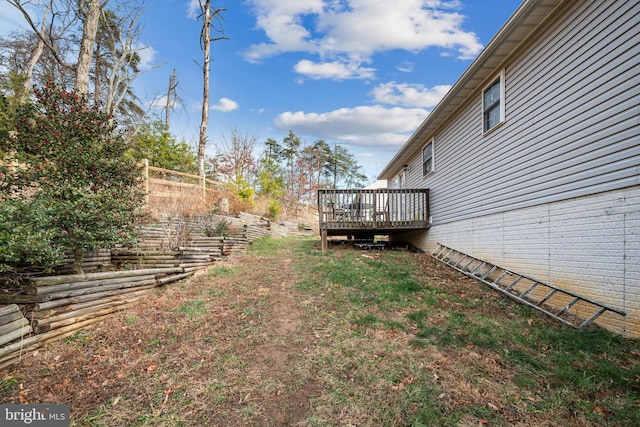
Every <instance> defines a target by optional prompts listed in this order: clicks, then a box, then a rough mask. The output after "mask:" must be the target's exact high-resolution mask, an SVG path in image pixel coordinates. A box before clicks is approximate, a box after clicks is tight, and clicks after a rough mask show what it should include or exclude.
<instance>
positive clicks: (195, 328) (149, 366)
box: [0, 254, 321, 426]
mask: <svg viewBox="0 0 640 427" xmlns="http://www.w3.org/2000/svg"><path fill="white" fill-rule="evenodd" d="M290 262H291V260H290V259H287V258H286V257H284V258H269V259H268V260H262V259H260V258H259V257H258V258H257V257H255V256H247V255H243V254H239V255H234V256H233V257H230V258H229V259H227V260H225V261H222V262H221V263H220V265H219V266H218V267H217V269H218V271H220V272H221V274H216V275H215V278H213V277H212V276H207V275H201V276H199V277H197V278H194V279H191V280H189V281H186V282H183V283H180V284H177V285H174V286H171V287H167V288H166V289H164V290H161V291H158V292H157V293H153V294H150V296H149V298H148V299H146V300H145V301H144V302H142V303H139V304H136V305H135V306H133V307H131V308H129V309H128V310H127V311H126V312H124V313H122V314H120V315H117V316H114V317H112V318H109V319H107V320H105V321H104V322H101V323H100V324H99V325H98V326H97V327H94V328H93V329H89V330H87V331H83V332H81V333H79V334H76V335H75V336H74V337H72V338H71V339H67V340H65V341H62V342H57V343H54V344H52V345H50V346H48V347H47V348H46V349H43V350H40V351H39V352H38V353H37V354H36V355H35V356H34V357H29V358H27V359H25V360H24V362H22V363H21V364H20V365H19V366H18V367H17V368H15V369H10V370H9V371H5V372H2V373H0V378H3V384H4V387H3V388H4V390H2V391H3V394H4V396H3V397H2V401H3V402H4V403H9V402H12V403H66V404H69V405H70V406H71V410H72V416H73V418H74V420H75V423H76V424H77V425H106V426H116V425H128V426H129V425H132V424H133V425H203V426H204V425H265V426H266V425H279V426H284V425H295V424H296V423H297V422H298V421H300V420H303V419H304V418H305V417H306V414H307V412H308V410H309V406H310V403H309V402H310V401H309V399H310V397H313V396H315V395H318V394H319V393H321V391H320V390H319V387H320V386H319V384H318V382H317V381H316V380H315V379H314V377H313V374H312V372H304V373H303V374H301V373H300V370H301V364H302V363H303V362H301V358H304V354H305V350H306V349H307V347H308V346H309V345H310V343H313V341H314V340H316V336H315V335H314V331H312V330H310V328H309V327H306V326H305V323H304V319H303V313H302V311H301V310H302V309H301V305H300V304H299V303H298V301H296V300H295V291H294V289H293V286H294V284H293V283H294V282H293V277H292V273H291V271H290V268H289V266H288V264H289V263H290ZM238 269H239V270H240V273H239V272H238ZM225 271H229V272H231V271H235V272H234V273H229V274H225ZM212 283H213V284H212ZM140 408H146V409H147V411H146V412H142V413H141V412H140Z"/></svg>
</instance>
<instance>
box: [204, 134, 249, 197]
mask: <svg viewBox="0 0 640 427" xmlns="http://www.w3.org/2000/svg"><path fill="white" fill-rule="evenodd" d="M256 141H257V137H256V136H255V135H252V134H249V133H245V134H241V133H240V131H239V130H238V129H237V128H232V129H231V138H230V140H227V138H225V136H224V135H222V143H221V144H220V146H219V147H218V154H217V155H216V157H215V158H214V159H212V160H211V161H212V163H213V164H214V167H215V169H216V171H217V172H218V173H220V174H221V175H223V176H224V177H225V178H226V180H227V181H228V182H230V183H231V184H232V185H233V187H234V189H235V191H236V192H240V191H242V190H244V189H245V187H248V185H249V182H250V179H251V176H252V175H253V174H254V172H255V170H256V161H255V159H254V157H253V151H254V148H255V146H256Z"/></svg>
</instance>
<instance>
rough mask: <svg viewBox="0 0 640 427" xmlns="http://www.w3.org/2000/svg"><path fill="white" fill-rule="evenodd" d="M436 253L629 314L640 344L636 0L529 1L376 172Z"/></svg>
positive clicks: (639, 39)
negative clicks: (417, 199) (411, 210)
mask: <svg viewBox="0 0 640 427" xmlns="http://www.w3.org/2000/svg"><path fill="white" fill-rule="evenodd" d="M378 178H379V179H386V180H388V182H389V188H425V189H428V190H429V193H428V194H429V218H428V222H429V227H428V228H424V229H420V230H413V231H407V232H406V233H403V234H401V235H399V236H393V237H392V238H394V239H402V240H407V241H409V242H410V243H412V244H414V245H415V246H417V247H419V248H421V249H423V250H425V251H429V252H430V251H432V250H433V249H434V248H435V247H436V246H437V244H438V243H442V244H445V245H447V246H449V247H452V248H455V249H456V250H459V251H461V252H464V253H466V254H469V255H472V256H474V257H477V258H481V259H485V260H489V261H490V262H492V263H494V264H498V265H501V266H504V267H506V268H509V269H511V270H513V271H517V272H519V273H521V274H526V275H529V276H532V277H535V278H537V279H538V280H541V281H546V282H547V283H551V284H553V285H554V286H558V287H561V288H562V289H566V290H569V291H572V292H575V293H578V294H580V295H582V296H585V297H587V298H590V299H593V300H596V301H599V302H602V303H603V304H607V305H609V306H613V307H616V308H617V309H620V310H622V311H624V312H625V313H626V316H620V315H618V314H615V313H610V312H609V313H605V314H604V315H603V316H601V317H600V318H599V319H598V321H597V323H599V324H600V325H601V326H604V327H606V328H608V329H610V330H612V331H614V332H616V333H620V334H622V335H625V336H631V337H640V2H639V1H637V0H611V1H600V0H585V1H571V0H564V1H562V0H525V1H523V3H522V4H521V6H520V7H519V8H518V9H517V10H516V12H515V13H514V15H513V16H512V17H511V18H510V19H509V20H508V22H507V23H506V24H505V25H504V26H503V27H502V29H501V30H500V31H499V32H498V33H497V34H496V35H495V37H494V38H493V39H492V40H491V41H490V43H489V44H488V45H487V46H486V47H485V49H484V50H483V51H482V52H481V54H480V55H479V56H478V57H477V58H476V59H475V60H474V61H473V63H472V64H471V65H470V66H469V68H468V69H467V70H466V71H465V73H464V74H463V75H462V76H461V77H460V78H459V79H458V81H457V82H456V83H455V85H454V86H453V87H452V89H451V90H450V91H449V93H448V94H447V95H446V96H445V97H444V98H443V99H442V101H441V102H440V103H439V104H438V105H437V106H436V107H435V108H434V110H433V111H432V112H431V113H430V114H429V116H428V117H427V118H426V119H425V120H424V122H423V123H422V124H421V126H420V127H419V128H418V129H417V130H416V131H415V133H414V134H413V135H412V136H411V138H410V139H409V140H408V141H407V142H406V143H405V144H404V145H403V146H402V147H401V149H400V150H399V151H398V152H397V154H396V155H395V156H394V157H393V159H392V160H391V161H390V162H389V163H388V164H387V166H386V167H385V168H384V170H383V171H382V172H381V173H380V175H379V177H378Z"/></svg>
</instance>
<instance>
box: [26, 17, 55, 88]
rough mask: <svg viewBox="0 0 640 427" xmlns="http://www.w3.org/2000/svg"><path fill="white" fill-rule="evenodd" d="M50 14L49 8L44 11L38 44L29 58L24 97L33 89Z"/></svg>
mask: <svg viewBox="0 0 640 427" xmlns="http://www.w3.org/2000/svg"><path fill="white" fill-rule="evenodd" d="M48 14H49V8H47V9H46V10H45V11H44V16H43V17H42V29H41V30H40V36H39V37H38V44H37V45H36V47H35V49H34V50H33V54H32V55H31V59H29V65H28V67H27V78H26V79H25V81H24V95H23V96H24V98H26V97H27V96H29V92H30V91H31V79H32V77H33V69H34V68H35V67H36V64H37V63H38V61H39V60H40V57H41V56H42V52H43V51H44V37H45V35H46V32H47V15H48Z"/></svg>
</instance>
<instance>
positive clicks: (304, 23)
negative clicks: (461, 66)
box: [245, 0, 482, 78]
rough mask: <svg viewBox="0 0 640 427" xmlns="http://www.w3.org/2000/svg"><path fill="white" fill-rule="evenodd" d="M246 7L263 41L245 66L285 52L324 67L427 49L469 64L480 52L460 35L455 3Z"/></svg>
mask: <svg viewBox="0 0 640 427" xmlns="http://www.w3.org/2000/svg"><path fill="white" fill-rule="evenodd" d="M249 1H250V4H251V5H252V10H253V13H254V14H255V16H256V25H257V28H258V29H260V30H262V31H264V33H265V35H266V36H267V38H268V41H266V42H263V43H259V44H254V45H252V46H251V47H250V48H249V50H248V51H246V52H245V59H247V60H249V61H254V62H258V61H261V60H262V59H264V58H267V57H270V56H274V55H278V54H281V53H285V52H308V53H310V54H314V55H318V56H320V57H321V58H323V61H326V62H323V64H324V63H329V64H330V63H332V62H331V60H335V61H339V62H342V63H354V62H358V61H359V62H367V61H368V60H369V59H370V58H371V57H372V55H373V54H374V53H376V52H381V51H388V50H394V49H403V50H410V51H414V52H418V51H421V50H424V49H428V48H430V47H438V48H441V49H443V50H444V51H445V52H455V53H457V56H458V57H459V58H463V59H470V58H473V57H475V56H476V55H477V54H478V53H479V52H480V50H481V49H482V45H481V44H480V42H479V41H478V37H477V36H476V34H475V33H473V32H469V31H465V30H464V29H463V23H464V16H463V15H461V14H460V13H458V9H459V8H460V3H459V2H458V1H435V0H431V1H425V0H395V1H393V2H390V1H388V0H324V1H323V0H298V1H295V2H292V1H290V0H249ZM336 58H337V59H336ZM344 58H348V59H346V60H345V59H344ZM327 59H330V61H327ZM321 75H322V73H319V74H317V76H321ZM354 76H358V74H354ZM330 78H334V77H333V75H331V74H330ZM359 78H368V77H363V76H360V77H359Z"/></svg>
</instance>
